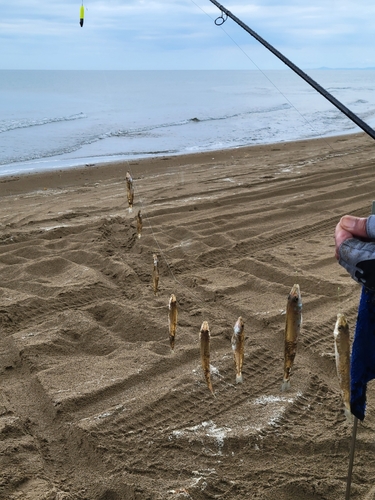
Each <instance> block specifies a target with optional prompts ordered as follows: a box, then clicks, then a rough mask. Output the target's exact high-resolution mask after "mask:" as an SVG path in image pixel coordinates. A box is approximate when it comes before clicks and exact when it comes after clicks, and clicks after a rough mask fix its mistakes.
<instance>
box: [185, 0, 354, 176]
mask: <svg viewBox="0 0 375 500" xmlns="http://www.w3.org/2000/svg"><path fill="white" fill-rule="evenodd" d="M190 1H191V2H192V3H193V4H194V5H195V6H196V7H198V9H200V10H201V11H202V12H203V13H204V14H205V15H206V16H207V17H209V18H210V19H211V21H213V22H214V23H215V25H216V26H219V27H220V28H221V29H222V31H223V32H224V33H225V34H226V35H227V37H228V38H229V39H230V40H231V41H232V42H233V43H234V45H236V47H237V48H238V49H239V50H240V51H241V52H242V53H243V54H244V56H245V57H246V58H247V59H249V61H250V62H251V63H252V64H253V65H254V67H255V68H256V69H257V70H258V71H259V72H260V73H261V74H262V75H263V76H264V78H265V79H266V80H268V82H269V83H270V84H271V85H272V86H273V87H274V88H275V89H276V90H277V92H279V94H280V95H281V96H282V97H283V98H284V99H285V100H286V101H287V102H288V104H289V105H290V106H291V107H292V108H293V109H294V111H295V112H296V113H297V114H298V115H299V116H300V117H301V118H302V119H303V120H304V121H305V123H306V124H307V125H308V126H309V127H310V129H311V131H312V132H314V133H315V134H316V135H317V136H318V138H319V139H321V140H323V141H324V143H325V144H326V146H328V147H329V148H330V149H331V151H335V149H334V148H333V147H332V145H331V143H330V142H329V141H328V140H327V138H326V137H324V136H322V135H321V133H320V132H319V131H318V130H316V128H315V127H314V125H313V124H312V123H311V122H310V121H309V120H308V119H307V118H306V116H304V115H303V114H302V113H301V112H300V111H299V110H298V109H297V108H296V106H295V105H294V104H293V103H292V102H291V101H290V99H289V98H288V97H287V96H286V95H285V94H284V93H283V92H282V91H281V90H280V89H279V88H278V86H277V85H276V84H275V83H274V82H273V81H272V79H271V78H270V77H269V76H268V75H266V73H265V72H264V71H263V70H262V69H261V68H260V67H259V66H258V65H257V63H256V62H255V61H254V60H253V59H252V58H251V57H250V55H249V54H248V53H247V52H246V51H245V50H244V49H243V48H242V47H241V46H240V45H239V44H238V43H237V42H236V40H234V38H233V37H232V36H231V35H230V34H229V33H228V32H227V31H226V30H225V29H224V28H223V24H224V22H225V21H226V20H227V19H228V15H227V14H226V17H225V18H224V12H223V11H221V15H220V16H219V17H217V18H216V19H214V18H212V17H211V16H210V15H209V14H208V13H207V12H205V10H204V9H203V8H202V7H201V6H200V5H198V4H197V3H196V2H195V1H194V0H190ZM218 20H220V21H218ZM289 69H290V68H289ZM340 159H341V161H342V163H343V164H344V165H345V166H346V167H348V168H349V165H348V163H346V161H345V159H344V158H342V157H340ZM334 161H336V160H334Z"/></svg>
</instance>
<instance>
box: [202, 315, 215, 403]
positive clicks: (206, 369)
mask: <svg viewBox="0 0 375 500" xmlns="http://www.w3.org/2000/svg"><path fill="white" fill-rule="evenodd" d="M199 340H200V347H201V363H202V368H203V373H204V378H205V379H206V383H207V387H208V388H209V390H210V391H211V392H212V394H213V393H214V390H213V387H212V382H211V372H210V328H209V326H208V323H207V321H203V323H202V326H201V329H200V332H199Z"/></svg>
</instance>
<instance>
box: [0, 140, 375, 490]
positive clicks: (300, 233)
mask: <svg viewBox="0 0 375 500" xmlns="http://www.w3.org/2000/svg"><path fill="white" fill-rule="evenodd" d="M374 167H375V147H374V142H373V141H372V140H371V139H370V138H368V137H367V136H365V135H363V134H359V135H354V136H345V137H338V138H331V139H326V140H316V141H301V142H296V143H288V144H277V145H272V146H259V147H258V146H257V147H252V148H243V149H242V148H241V149H235V150H231V151H221V152H212V153H207V154H199V155H189V156H181V157H171V158H159V159H148V160H142V161H131V162H129V163H123V164H114V165H105V166H103V165H102V166H100V165H96V166H93V165H91V166H86V167H85V168H82V169H74V170H67V171H60V172H54V173H46V174H40V175H26V176H21V177H17V176H15V177H10V178H3V179H0V194H1V197H0V216H1V217H0V230H1V232H0V242H1V246H0V284H1V287H0V298H1V306H0V320H1V322H0V324H1V336H0V498H1V499H6V500H16V499H17V500H18V499H22V500H23V499H28V500H54V499H56V500H63V499H77V500H84V499H88V500H119V499H121V500H135V499H137V500H148V499H149V500H156V499H158V500H159V499H162V500H167V499H170V500H174V499H176V500H178V499H194V500H203V499H225V500H232V499H233V500H234V499H236V500H237V499H238V500H239V499H241V500H243V499H262V500H287V499H288V500H289V499H296V500H317V499H327V500H328V499H329V500H337V499H342V498H344V496H345V489H346V478H347V471H348V463H349V448H350V440H351V426H350V425H348V423H347V422H346V420H345V416H344V406H343V403H342V400H341V395H340V389H339V385H338V380H337V377H336V371H335V362H334V343H333V329H334V324H335V321H336V315H337V313H338V312H339V311H341V312H344V313H345V314H346V315H347V317H348V320H349V323H350V327H351V335H352V336H353V334H354V327H355V320H356V312H357V307H358V301H359V296H360V287H359V285H357V284H356V283H354V281H352V280H351V279H350V277H349V275H348V274H347V273H346V272H345V271H344V270H343V269H342V268H341V267H340V266H339V265H338V264H337V262H336V260H335V258H334V240H333V233H334V228H335V225H336V223H337V222H338V220H339V218H340V217H341V216H342V215H343V214H345V213H351V214H355V215H358V216H366V215H368V214H369V212H370V210H371V203H372V200H373V199H374V198H375V175H374ZM128 170H129V171H130V172H131V174H132V175H133V179H134V188H135V206H134V209H133V212H132V213H129V210H128V207H127V199H126V183H125V174H126V172H127V171H128ZM139 209H141V211H142V215H143V233H142V237H141V238H140V239H138V238H137V236H136V221H135V217H136V214H137V212H138V210H139ZM153 253H156V254H157V255H158V257H159V267H160V269H159V272H160V283H159V285H160V287H159V288H160V291H159V294H158V295H157V296H154V293H153V289H152V277H151V273H152V265H153V260H152V255H153ZM294 283H298V284H299V285H300V287H301V293H302V300H303V324H302V329H301V335H300V339H299V344H298V348H297V356H296V359H295V363H294V366H293V371H292V379H291V388H290V391H289V392H286V393H282V392H281V391H280V387H281V382H282V375H283V356H284V344H283V337H284V327H285V307H286V300H287V295H288V293H289V291H290V289H291V287H292V285H293V284H294ZM171 293H174V294H175V295H176V296H177V301H178V307H179V318H178V327H177V334H176V345H175V351H174V353H172V352H171V350H170V347H169V333H168V301H169V297H170V294H171ZM240 315H241V316H242V317H243V319H244V322H245V334H246V340H245V359H244V371H243V384H242V385H235V369H234V362H233V355H232V351H231V343H230V339H231V336H232V332H233V326H234V323H235V321H236V320H237V318H238V316H240ZM204 320H206V321H208V323H209V326H210V329H211V358H210V362H211V372H212V373H211V375H212V383H213V388H214V391H215V397H214V396H213V395H212V394H211V393H210V392H209V390H208V388H207V386H206V384H205V380H204V376H203V372H202V368H201V364H200V355H199V339H198V335H199V329H200V326H201V324H202V321H204ZM371 384H372V383H370V384H369V389H368V397H369V400H368V408H367V414H366V418H365V420H364V423H363V424H360V425H359V427H358V436H357V449H356V455H355V460H354V469H353V485H352V496H351V498H353V499H364V500H373V499H374V498H375V486H374V485H375V469H374V461H375V396H374V393H375V391H374V389H375V385H371Z"/></svg>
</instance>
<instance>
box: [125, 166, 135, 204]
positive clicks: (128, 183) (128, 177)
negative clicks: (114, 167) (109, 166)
mask: <svg viewBox="0 0 375 500" xmlns="http://www.w3.org/2000/svg"><path fill="white" fill-rule="evenodd" d="M126 187H127V196H128V205H129V212H132V210H133V203H134V188H133V179H132V176H131V175H130V174H129V172H126Z"/></svg>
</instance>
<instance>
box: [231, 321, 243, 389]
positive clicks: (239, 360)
mask: <svg viewBox="0 0 375 500" xmlns="http://www.w3.org/2000/svg"><path fill="white" fill-rule="evenodd" d="M244 343H245V334H244V322H243V320H242V318H241V316H240V317H239V318H238V320H237V321H236V323H235V325H234V328H233V335H232V350H233V356H234V366H235V368H236V384H242V380H243V379H242V366H243V360H244V357H245V347H244Z"/></svg>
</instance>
